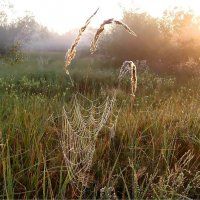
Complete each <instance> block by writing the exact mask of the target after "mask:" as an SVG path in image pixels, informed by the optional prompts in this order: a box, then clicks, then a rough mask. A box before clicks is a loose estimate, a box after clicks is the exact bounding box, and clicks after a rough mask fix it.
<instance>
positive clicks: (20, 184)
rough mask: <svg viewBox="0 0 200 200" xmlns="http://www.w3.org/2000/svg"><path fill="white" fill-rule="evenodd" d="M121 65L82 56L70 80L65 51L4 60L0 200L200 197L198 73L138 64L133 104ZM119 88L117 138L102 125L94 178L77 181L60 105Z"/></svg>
mask: <svg viewBox="0 0 200 200" xmlns="http://www.w3.org/2000/svg"><path fill="white" fill-rule="evenodd" d="M121 64H122V63H117V62H113V61H109V60H99V59H91V58H89V57H87V58H78V59H76V60H75V61H73V63H72V65H71V66H70V74H71V76H72V79H73V81H74V86H72V85H71V83H70V80H69V77H68V76H67V75H66V74H65V72H64V69H63V66H64V53H62V52H51V53H31V54H26V55H25V60H24V62H23V63H22V64H16V65H13V66H12V65H8V64H5V63H1V65H0V71H1V73H0V198H1V199H3V198H7V199H14V198H15V199H18V198H20V199H32V198H35V199H38V198H40V199H53V198H56V199H65V198H66V199H75V198H78V199H177V198H178V199H199V198H200V92H199V91H200V90H199V89H200V84H199V83H200V79H199V78H198V77H197V78H191V77H190V78H188V79H184V81H182V80H181V79H179V78H177V77H175V76H172V75H164V74H162V75H158V74H156V73H155V72H152V71H151V70H140V69H138V86H137V92H136V98H135V101H134V102H132V101H131V100H130V83H129V79H128V78H127V79H126V78H125V79H124V80H123V84H122V86H121V87H120V88H118V87H117V80H118V79H117V78H118V74H119V70H120V66H121ZM114 89H116V90H117V97H116V103H115V106H114V109H113V110H112V112H113V113H115V112H116V113H117V112H118V119H117V122H116V126H115V130H114V135H112V136H111V133H110V130H109V129H108V128H103V129H102V130H101V131H100V133H99V134H98V138H97V140H96V141H95V152H94V155H93V157H92V158H91V159H92V163H91V167H90V170H89V171H88V172H87V173H88V174H87V177H89V179H88V180H89V181H87V183H83V182H81V181H80V180H79V181H77V183H74V180H73V177H71V176H70V175H69V169H68V167H67V166H66V163H65V158H64V154H63V149H62V147H61V146H62V145H61V138H62V137H61V135H62V133H63V131H64V130H63V120H64V118H63V108H66V107H70V106H71V105H72V103H73V102H72V99H73V95H74V94H78V95H82V96H84V97H86V98H88V99H90V100H91V101H95V100H96V99H98V100H99V101H100V102H101V101H104V100H105V98H106V97H107V96H112V94H113V91H114ZM79 100H80V99H79ZM79 103H80V104H81V102H79ZM83 176H84V174H83ZM85 176H86V175H85Z"/></svg>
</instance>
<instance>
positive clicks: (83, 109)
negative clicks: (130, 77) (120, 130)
mask: <svg viewBox="0 0 200 200" xmlns="http://www.w3.org/2000/svg"><path fill="white" fill-rule="evenodd" d="M115 102H116V95H113V96H112V97H106V98H104V100H103V101H102V100H100V99H97V100H94V101H91V100H89V99H87V98H86V97H84V96H82V95H81V94H79V93H76V94H75V95H73V98H72V101H71V104H70V108H69V107H64V108H63V120H62V121H63V124H62V126H63V127H62V134H61V147H62V151H63V155H64V160H65V164H66V167H67V169H68V175H69V177H70V179H71V181H72V182H74V183H75V184H77V183H83V184H87V181H88V180H87V178H88V177H87V176H86V174H88V173H89V171H90V169H91V165H92V160H93V155H94V152H95V147H96V142H97V138H98V135H99V134H100V132H101V131H102V130H103V129H105V128H106V129H109V130H110V137H111V138H112V137H114V134H115V125H116V122H117V117H118V113H119V111H114V107H115Z"/></svg>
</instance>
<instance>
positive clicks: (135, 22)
mask: <svg viewBox="0 0 200 200" xmlns="http://www.w3.org/2000/svg"><path fill="white" fill-rule="evenodd" d="M123 22H124V23H126V24H127V25H128V26H129V27H130V28H131V29H132V30H133V31H134V32H135V33H136V34H137V37H133V36H131V35H129V34H127V33H126V32H125V31H124V30H123V29H120V28H117V27H116V28H113V29H111V30H110V31H109V32H108V33H107V34H106V35H105V37H103V38H102V40H101V43H100V48H99V51H100V52H101V53H105V54H107V55H108V56H111V57H117V58H118V59H119V60H124V59H130V60H147V61H148V63H153V64H154V66H155V65H158V67H160V68H161V67H162V68H163V67H165V69H167V68H168V67H170V66H174V65H176V64H179V63H181V62H185V61H187V60H188V59H189V58H194V59H197V58H199V52H200V38H199V35H200V29H199V27H200V18H198V17H196V16H194V14H193V13H192V12H191V11H188V12H186V11H181V10H177V9H173V10H169V11H165V12H164V14H163V17H162V18H155V17H152V16H150V15H149V14H147V13H137V12H134V11H124V15H123ZM164 65H165V66H164Z"/></svg>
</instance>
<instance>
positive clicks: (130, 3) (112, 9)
mask: <svg viewBox="0 0 200 200" xmlns="http://www.w3.org/2000/svg"><path fill="white" fill-rule="evenodd" d="M10 2H11V3H12V4H13V5H14V8H15V9H14V10H15V13H14V15H13V16H15V17H17V16H22V15H24V13H25V11H29V12H30V13H32V15H33V16H35V18H36V20H37V21H38V22H39V23H41V24H43V25H45V26H47V27H48V28H49V29H50V30H52V31H56V32H58V33H64V32H66V31H68V30H70V29H75V28H78V27H80V26H81V25H82V24H84V22H85V19H87V17H88V16H89V15H91V13H93V12H94V10H96V9H97V7H99V8H100V10H99V12H98V15H97V16H96V17H95V19H93V21H92V22H91V25H92V26H94V27H97V26H98V25H99V24H100V23H101V22H102V21H103V20H104V19H107V18H116V19H121V18H122V13H123V9H133V10H135V9H137V11H139V12H148V13H150V14H151V15H153V16H155V17H161V16H162V13H163V11H164V10H166V9H168V8H174V7H176V6H178V7H180V8H182V9H186V10H189V9H191V10H193V11H194V13H195V14H196V15H200V2H199V1H196V0H190V1H189V0H169V1H159V0H152V1H148V0H123V1H122V0H111V1H107V0H95V1H93V0H84V1H81V0H73V1H66V0H57V1H56V2H55V1H48V0H43V1H40V0H35V1H27V0H10Z"/></svg>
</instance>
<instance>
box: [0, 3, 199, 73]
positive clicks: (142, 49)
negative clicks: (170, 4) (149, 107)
mask: <svg viewBox="0 0 200 200" xmlns="http://www.w3.org/2000/svg"><path fill="white" fill-rule="evenodd" d="M10 9H12V6H11V5H7V6H6V9H5V5H4V6H3V4H1V7H0V58H1V60H5V61H11V63H12V64H13V63H15V62H21V61H22V54H23V53H27V52H55V51H57V52H66V51H67V49H68V48H69V47H70V45H71V44H72V42H73V40H74V39H75V37H76V36H77V34H78V31H79V28H77V29H74V30H70V31H67V32H66V33H64V34H58V33H56V32H53V31H50V30H48V28H47V27H45V26H43V25H41V24H39V23H38V22H37V21H36V20H35V18H34V16H32V15H30V14H29V13H27V15H26V16H24V17H20V18H17V19H14V20H9V17H8V12H9V10H10ZM122 21H123V22H124V23H126V24H127V25H128V26H129V27H130V28H131V29H132V30H133V31H134V32H135V33H136V34H137V37H133V36H131V35H129V34H127V32H126V31H124V30H123V29H121V28H118V27H115V26H114V25H113V26H112V27H111V28H109V29H108V30H107V31H106V32H104V35H103V37H102V38H101V40H100V42H99V45H98V51H97V52H96V53H95V56H96V57H98V56H99V57H100V58H101V60H103V61H107V60H108V61H113V64H116V63H120V62H122V61H124V60H133V61H134V62H135V63H136V64H138V65H139V66H141V67H142V65H140V64H141V63H143V64H145V66H148V68H150V69H151V70H154V71H156V72H159V73H173V74H180V73H182V72H184V73H185V72H187V74H191V75H194V74H195V75H196V74H198V73H199V68H200V67H199V66H200V38H199V35H200V17H199V16H196V15H194V14H193V12H192V11H184V10H181V9H179V8H177V7H176V8H173V9H170V10H166V11H165V12H163V15H162V17H159V18H157V17H153V16H151V15H149V14H148V13H145V12H143V13H141V12H140V13H139V12H138V10H137V9H135V10H124V12H123V19H122ZM95 31H96V29H95V28H92V27H90V28H88V30H87V31H86V32H85V33H84V36H83V37H82V39H81V43H80V44H79V52H80V53H79V54H78V55H79V56H82V57H87V56H89V46H90V43H91V41H92V38H93V37H94V34H95Z"/></svg>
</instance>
